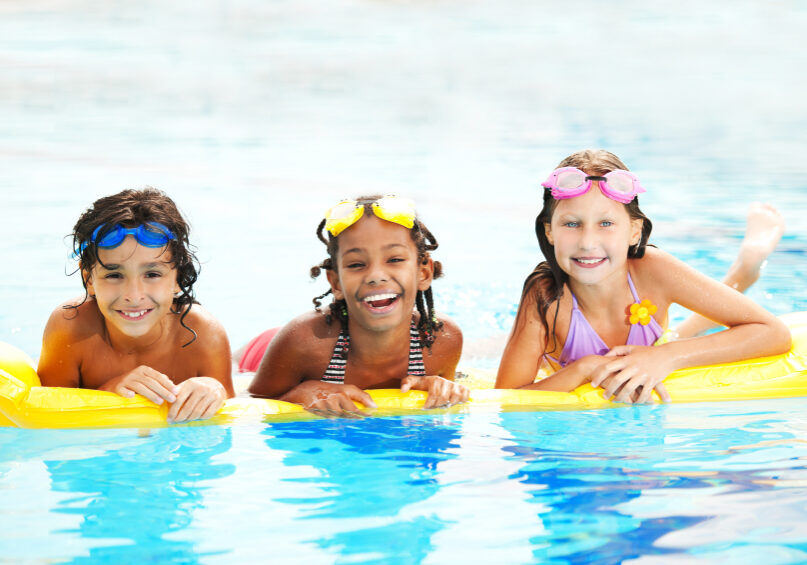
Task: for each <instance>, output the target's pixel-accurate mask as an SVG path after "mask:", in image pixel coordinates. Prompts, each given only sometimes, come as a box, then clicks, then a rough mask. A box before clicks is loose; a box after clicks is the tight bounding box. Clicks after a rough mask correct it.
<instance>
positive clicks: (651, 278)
mask: <svg viewBox="0 0 807 565" xmlns="http://www.w3.org/2000/svg"><path fill="white" fill-rule="evenodd" d="M629 261H630V266H631V269H630V270H631V274H632V275H633V278H635V279H637V280H636V283H637V284H642V286H646V285H647V284H652V285H654V286H656V287H662V288H665V287H667V285H668V284H669V283H677V282H680V281H677V280H676V279H677V278H678V277H680V276H691V275H693V274H695V273H697V271H695V269H693V268H692V267H690V266H689V265H687V264H686V263H685V262H683V261H681V260H680V259H678V258H676V257H674V256H673V255H671V254H669V253H667V252H666V251H662V250H661V249H659V248H657V247H647V250H646V251H645V254H644V257H642V258H641V259H630V260H629Z"/></svg>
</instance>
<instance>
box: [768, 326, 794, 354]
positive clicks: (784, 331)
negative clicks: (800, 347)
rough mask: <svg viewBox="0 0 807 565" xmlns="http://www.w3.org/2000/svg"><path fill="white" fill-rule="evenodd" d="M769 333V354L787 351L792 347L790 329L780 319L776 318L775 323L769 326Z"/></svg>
mask: <svg viewBox="0 0 807 565" xmlns="http://www.w3.org/2000/svg"><path fill="white" fill-rule="evenodd" d="M770 334H771V336H770V343H771V349H772V351H771V353H770V354H771V355H779V354H782V353H787V352H788V351H790V349H791V348H792V347H793V336H791V335H790V329H788V327H787V326H786V325H785V324H784V322H782V321H781V320H779V319H777V320H776V323H775V324H773V326H772V327H771V328H770Z"/></svg>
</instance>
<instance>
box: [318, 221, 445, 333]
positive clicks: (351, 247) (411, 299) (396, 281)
mask: <svg viewBox="0 0 807 565" xmlns="http://www.w3.org/2000/svg"><path fill="white" fill-rule="evenodd" d="M433 274H434V267H433V263H432V261H431V260H430V261H428V262H427V264H426V265H422V264H421V263H420V261H419V260H418V256H417V249H416V248H415V243H414V242H413V241H412V236H411V234H410V231H409V230H408V229H406V228H405V227H403V226H399V225H398V224H394V223H392V222H387V221H385V220H382V219H380V218H377V217H375V216H374V215H365V216H364V217H363V218H362V219H361V220H359V221H358V222H356V223H355V224H353V225H352V226H350V227H349V228H347V229H346V230H345V231H344V232H342V234H340V235H339V254H338V256H337V265H336V272H334V271H328V281H329V282H330V283H331V288H332V289H333V293H334V297H336V298H337V299H344V300H345V301H346V303H347V308H348V313H349V315H350V319H351V321H353V322H356V323H358V324H360V325H361V326H362V327H363V328H366V329H368V330H371V331H387V330H390V329H393V328H396V327H399V326H400V325H402V324H405V325H406V327H408V326H409V322H410V320H411V319H412V310H413V308H414V305H415V297H416V295H417V291H418V290H427V289H428V288H429V286H431V282H432V276H433Z"/></svg>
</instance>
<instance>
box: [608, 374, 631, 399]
mask: <svg viewBox="0 0 807 565" xmlns="http://www.w3.org/2000/svg"><path fill="white" fill-rule="evenodd" d="M629 376H630V375H628V373H627V372H626V371H620V372H618V373H616V374H614V375H613V377H612V378H611V381H610V382H609V383H608V386H607V387H605V392H603V396H604V397H605V398H613V397H614V396H615V395H616V393H617V391H619V390H620V389H621V388H622V386H623V385H624V384H625V381H627V380H628V378H629Z"/></svg>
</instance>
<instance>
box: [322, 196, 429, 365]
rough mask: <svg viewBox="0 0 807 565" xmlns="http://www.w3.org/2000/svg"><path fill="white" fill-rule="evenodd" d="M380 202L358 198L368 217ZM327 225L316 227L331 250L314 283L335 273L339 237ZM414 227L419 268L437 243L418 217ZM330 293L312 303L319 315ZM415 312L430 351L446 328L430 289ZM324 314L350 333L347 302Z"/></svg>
mask: <svg viewBox="0 0 807 565" xmlns="http://www.w3.org/2000/svg"><path fill="white" fill-rule="evenodd" d="M379 198H381V196H380V195H370V196H360V197H358V198H356V201H357V202H358V203H359V204H360V205H362V206H364V214H365V215H372V214H373V210H372V205H373V202H376V201H377V200H378V199H379ZM325 222H326V220H324V219H323V220H322V221H321V222H320V223H319V226H318V227H317V238H318V239H319V240H320V241H321V242H322V243H324V244H325V247H326V248H327V249H328V258H327V259H325V260H324V261H322V262H321V263H320V264H318V265H315V266H313V267H311V278H312V279H315V278H317V277H318V276H319V275H320V273H322V271H323V270H325V271H336V263H337V262H336V257H337V254H338V252H339V237H338V236H337V237H334V236H332V235H331V234H330V233H329V232H326V231H325ZM414 223H415V225H414V226H412V229H410V230H409V233H410V235H411V237H412V241H413V242H414V243H415V248H416V249H417V257H418V261H420V264H422V265H425V264H427V263H428V262H429V259H430V258H431V252H432V251H434V250H435V249H437V247H438V243H437V239H436V238H435V237H434V235H433V234H432V232H430V231H429V229H428V228H427V227H426V226H425V224H424V223H423V222H422V221H420V219H419V218H417V217H416V218H415V222H414ZM326 234H327V238H326ZM441 276H443V266H442V264H441V263H440V261H434V276H433V278H435V279H436V278H439V277H441ZM331 293H332V290H331V289H328V290H327V291H326V292H325V293H323V294H321V295H319V296H317V297H315V298H314V299H313V301H312V302H313V303H314V308H315V309H316V310H317V311H318V312H322V311H321V310H320V306H321V305H322V299H323V298H325V297H326V296H328V295H329V294H331ZM415 308H417V311H418V313H419V314H420V320H418V323H417V330H418V334H419V336H420V343H421V345H422V346H423V347H426V348H428V349H431V347H432V344H433V343H434V340H435V339H437V331H439V330H440V329H441V328H442V327H443V322H441V321H440V320H438V319H437V316H436V315H435V313H434V298H433V296H432V289H431V286H430V287H429V288H427V289H426V290H418V291H417V295H416V296H415ZM322 313H323V314H324V315H325V321H326V322H327V323H328V324H331V323H332V322H333V320H334V319H336V320H339V323H340V324H341V327H342V330H343V331H344V332H345V333H347V323H348V312H347V303H346V302H345V300H344V299H341V300H337V299H336V298H334V299H333V301H331V303H330V304H329V305H328V311H327V312H322Z"/></svg>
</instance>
